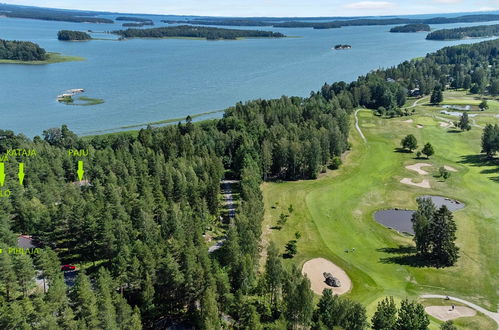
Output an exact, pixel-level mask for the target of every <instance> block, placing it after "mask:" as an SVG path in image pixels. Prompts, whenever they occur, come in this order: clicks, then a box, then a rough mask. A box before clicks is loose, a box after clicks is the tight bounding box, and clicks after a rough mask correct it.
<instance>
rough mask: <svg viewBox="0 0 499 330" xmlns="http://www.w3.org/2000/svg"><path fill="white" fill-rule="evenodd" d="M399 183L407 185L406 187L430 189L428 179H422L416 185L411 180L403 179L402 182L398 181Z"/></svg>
mask: <svg viewBox="0 0 499 330" xmlns="http://www.w3.org/2000/svg"><path fill="white" fill-rule="evenodd" d="M400 183H403V184H408V185H411V186H416V187H420V188H431V186H430V181H429V180H428V179H424V180H423V181H421V182H420V183H416V182H412V179H409V178H403V179H402V180H400Z"/></svg>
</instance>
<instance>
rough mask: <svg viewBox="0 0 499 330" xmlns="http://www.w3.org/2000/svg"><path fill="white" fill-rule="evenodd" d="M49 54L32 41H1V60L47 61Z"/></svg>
mask: <svg viewBox="0 0 499 330" xmlns="http://www.w3.org/2000/svg"><path fill="white" fill-rule="evenodd" d="M46 59H47V52H46V51H45V49H43V48H41V47H40V46H39V45H38V44H35V43H34V42H30V41H16V40H14V41H10V40H2V39H0V60H14V61H45V60H46Z"/></svg>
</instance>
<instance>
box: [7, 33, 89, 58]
mask: <svg viewBox="0 0 499 330" xmlns="http://www.w3.org/2000/svg"><path fill="white" fill-rule="evenodd" d="M82 60H83V58H81V57H75V56H64V55H61V54H58V53H49V52H47V51H45V49H43V48H42V47H40V46H39V45H38V44H36V43H34V42H30V41H17V40H2V39H0V64H51V63H59V62H71V61H82Z"/></svg>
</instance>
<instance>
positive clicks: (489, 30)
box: [426, 24, 499, 40]
mask: <svg viewBox="0 0 499 330" xmlns="http://www.w3.org/2000/svg"><path fill="white" fill-rule="evenodd" d="M496 36H499V24H494V25H479V26H470V27H461V28H455V29H442V30H437V31H433V32H431V33H429V34H428V35H427V36H426V39H428V40H460V39H466V38H487V37H496Z"/></svg>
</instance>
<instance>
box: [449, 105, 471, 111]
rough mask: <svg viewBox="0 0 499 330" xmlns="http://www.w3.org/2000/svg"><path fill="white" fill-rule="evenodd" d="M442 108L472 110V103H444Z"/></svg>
mask: <svg viewBox="0 0 499 330" xmlns="http://www.w3.org/2000/svg"><path fill="white" fill-rule="evenodd" d="M442 108H445V109H451V110H461V111H466V110H471V105H450V104H446V105H442Z"/></svg>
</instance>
